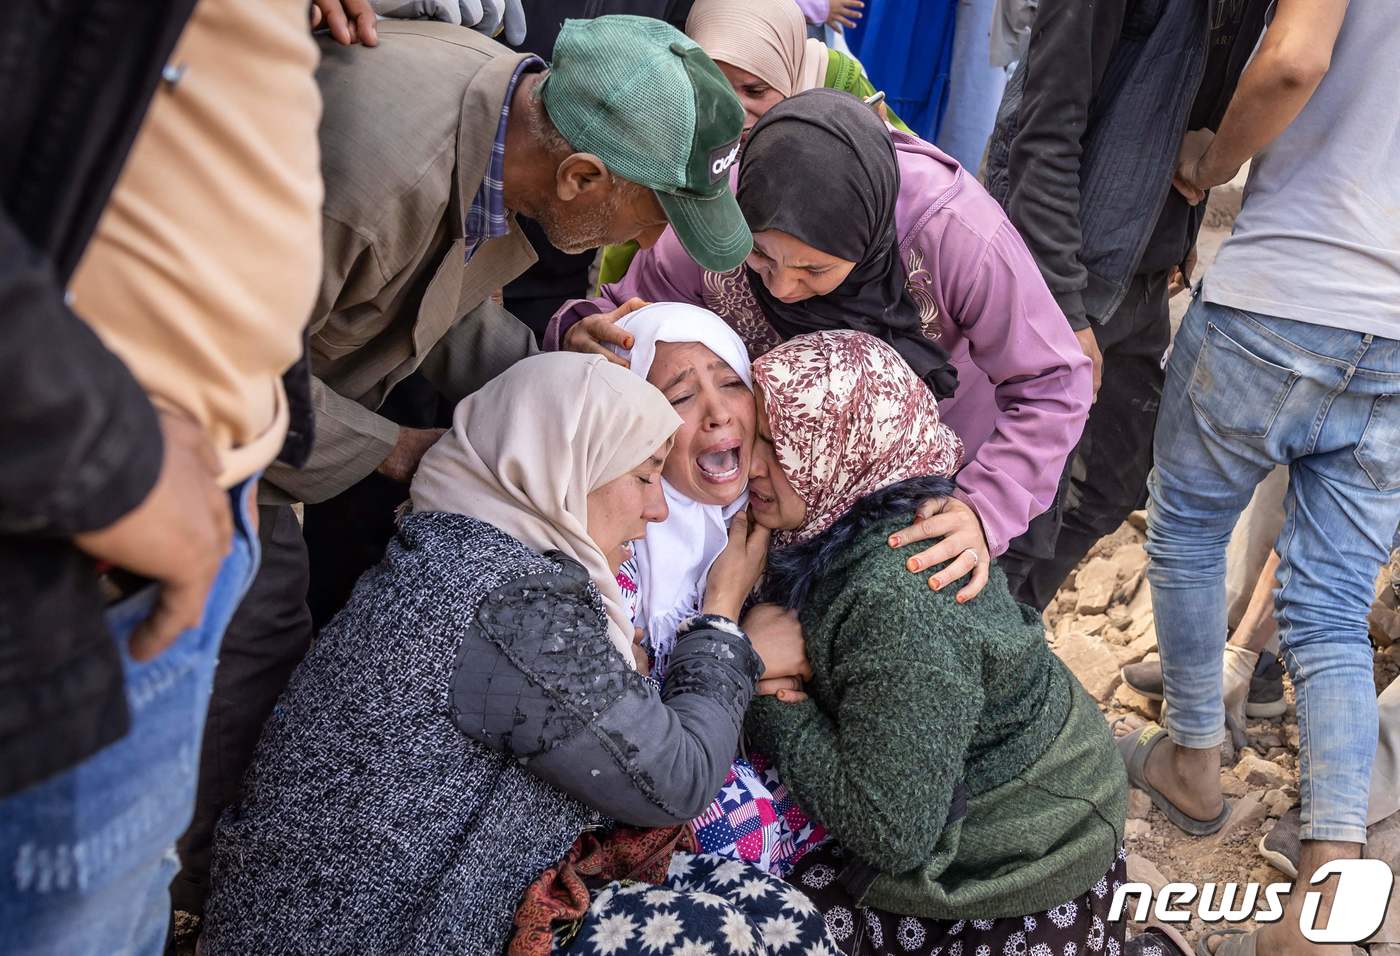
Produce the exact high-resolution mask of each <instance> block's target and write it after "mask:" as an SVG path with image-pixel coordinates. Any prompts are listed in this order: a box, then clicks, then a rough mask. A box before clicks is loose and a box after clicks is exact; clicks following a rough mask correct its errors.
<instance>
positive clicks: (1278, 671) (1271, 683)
mask: <svg viewBox="0 0 1400 956" xmlns="http://www.w3.org/2000/svg"><path fill="white" fill-rule="evenodd" d="M1287 709H1288V704H1287V703H1286V702H1285V701H1284V699H1283V661H1281V660H1279V659H1278V657H1276V656H1275V655H1273V654H1260V655H1259V663H1258V665H1257V666H1255V668H1254V677H1253V678H1251V679H1250V682H1249V702H1248V703H1246V704H1245V705H1244V712H1245V715H1246V716H1248V717H1255V718H1260V717H1282V716H1283V712H1284V711H1285V710H1287Z"/></svg>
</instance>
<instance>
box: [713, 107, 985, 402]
mask: <svg viewBox="0 0 1400 956" xmlns="http://www.w3.org/2000/svg"><path fill="white" fill-rule="evenodd" d="M738 199H739V208H740V209H742V210H743V212H744V218H745V219H746V220H748V223H749V228H750V229H751V230H753V231H754V232H762V231H763V230H765V229H778V230H781V231H782V232H785V233H787V234H788V235H791V236H795V237H796V238H798V239H800V240H802V241H803V242H805V243H807V245H809V246H812V247H814V248H816V249H820V250H821V251H822V252H825V253H826V254H827V255H832V256H836V257H838V258H841V259H847V260H849V261H851V262H854V263H855V264H856V265H855V268H854V269H852V270H851V274H850V275H849V276H847V277H846V280H845V281H844V282H842V283H841V284H840V285H839V286H837V287H836V288H835V289H834V290H833V291H831V292H829V293H827V294H826V295H822V296H816V297H814V298H811V299H806V300H804V301H802V302H793V303H787V302H780V301H778V299H776V298H774V297H773V294H772V293H771V292H769V291H768V287H767V286H766V285H764V284H763V279H762V277H760V276H759V275H758V274H757V273H755V272H754V271H753V270H752V269H750V268H748V267H747V266H745V272H746V273H747V274H748V279H749V285H750V286H751V287H752V289H753V294H754V298H756V299H757V300H758V304H759V306H760V307H761V308H762V309H763V313H764V315H766V316H767V317H768V321H769V322H770V323H771V324H772V325H773V328H774V329H776V330H777V332H778V334H779V335H781V336H782V337H783V338H784V339H790V338H792V337H793V336H795V335H801V334H802V333H804V332H818V331H826V330H833V329H856V330H858V331H861V332H868V333H869V334H871V335H874V336H876V337H877V338H881V339H884V340H885V341H886V342H888V343H889V344H890V345H891V346H893V347H894V349H895V351H897V352H899V354H900V355H902V356H903V357H904V360H905V361H906V362H908V363H909V365H910V366H911V367H912V368H913V369H914V371H915V372H916V373H918V376H919V378H921V379H923V380H924V382H925V384H927V385H928V387H929V388H930V389H932V390H933V393H934V395H936V396H937V397H939V398H947V397H948V396H949V395H952V394H953V389H954V388H955V387H956V386H957V383H958V373H957V370H956V369H954V368H953V367H952V365H950V364H949V362H948V352H947V350H946V349H944V348H943V347H942V346H940V345H938V344H937V343H936V342H933V341H931V340H930V339H928V338H927V337H926V336H925V335H924V334H923V324H922V322H921V321H920V317H919V309H918V306H916V305H915V304H914V300H913V299H911V298H910V297H909V292H908V291H907V289H906V288H905V283H906V281H907V276H906V274H905V271H904V261H903V260H902V259H901V258H900V256H899V237H898V235H897V234H896V231H895V219H894V210H895V203H896V201H897V200H898V199H899V164H898V162H897V161H896V159H895V152H894V143H893V142H892V141H891V140H890V134H889V130H888V129H886V128H885V124H884V123H883V122H882V121H881V120H880V118H879V116H878V115H877V114H876V113H875V111H874V110H872V109H871V108H870V107H868V106H866V105H865V104H864V103H862V102H861V101H860V100H859V99H858V98H856V97H854V96H851V95H850V94H849V93H843V92H841V91H839V90H828V89H816V90H807V91H806V92H803V93H798V94H797V95H796V96H790V97H788V98H787V99H785V100H783V101H782V102H781V103H779V104H778V105H777V106H775V107H773V108H772V109H770V110H769V111H768V112H767V113H765V114H764V116H763V118H762V119H760V120H759V121H758V122H757V123H755V124H754V127H753V130H752V131H751V132H750V133H749V136H748V140H747V142H746V143H745V144H744V151H743V156H742V158H741V160H740V165H739V190H738Z"/></svg>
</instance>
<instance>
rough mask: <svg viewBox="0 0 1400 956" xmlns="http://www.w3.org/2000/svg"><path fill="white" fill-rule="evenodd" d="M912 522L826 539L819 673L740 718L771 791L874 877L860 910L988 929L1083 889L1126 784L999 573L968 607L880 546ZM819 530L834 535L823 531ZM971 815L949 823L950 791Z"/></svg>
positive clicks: (818, 569) (817, 607)
mask: <svg viewBox="0 0 1400 956" xmlns="http://www.w3.org/2000/svg"><path fill="white" fill-rule="evenodd" d="M906 524H907V520H894V521H888V522H879V523H877V524H875V525H874V526H873V527H869V528H866V529H865V530H862V531H860V532H859V533H858V534H853V535H849V536H848V537H847V539H846V540H844V541H841V542H840V545H841V546H840V547H827V548H825V549H824V553H822V554H821V555H820V558H819V559H817V560H814V562H813V563H814V565H815V566H814V567H813V568H812V572H813V574H814V575H815V577H814V578H813V579H812V580H811V581H810V582H808V585H809V588H810V590H809V591H808V592H807V594H806V596H805V598H804V600H803V601H802V603H801V613H800V616H801V621H802V627H803V631H804V633H805V635H806V640H807V656H808V659H809V660H810V662H811V665H812V671H813V676H812V679H811V680H810V681H809V682H808V684H807V692H808V694H809V695H810V698H809V699H808V700H807V701H804V702H802V703H798V704H784V703H779V702H778V701H777V700H776V699H775V698H773V697H761V698H757V699H755V701H754V703H753V704H752V705H751V706H750V709H749V712H748V719H747V726H748V730H749V734H750V737H751V740H752V743H753V745H754V747H755V748H756V749H758V750H760V751H763V752H766V753H768V754H770V755H772V756H773V757H774V758H775V759H776V761H777V765H778V769H779V772H780V774H781V776H782V779H783V782H784V783H785V784H787V786H788V787H789V789H790V790H791V791H792V792H793V793H794V795H795V796H796V798H797V800H798V802H799V804H801V806H802V807H803V809H805V810H806V811H807V812H808V813H809V814H811V815H812V816H813V817H815V818H816V819H817V820H819V821H821V822H822V823H823V824H825V825H826V827H827V829H828V830H829V831H830V832H831V834H832V836H833V837H834V838H835V839H836V840H837V841H838V842H839V843H840V844H841V845H842V846H844V847H845V848H846V849H847V850H848V851H850V852H851V853H853V854H854V855H855V856H857V857H858V858H859V859H861V860H862V861H864V862H865V863H867V864H869V865H870V866H872V867H874V868H875V870H878V871H879V873H880V875H879V876H878V878H876V879H875V881H874V883H873V884H872V885H871V886H870V889H869V891H868V893H867V894H866V895H865V897H864V900H863V902H864V903H865V904H866V905H871V906H875V907H877V908H879V909H883V910H888V911H890V912H895V913H904V914H910V915H915V916H924V917H931V918H936V919H975V918H981V919H994V918H1000V917H1005V916H1021V915H1025V914H1027V913H1034V912H1037V911H1039V910H1043V909H1047V908H1049V907H1051V906H1054V905H1056V904H1058V903H1061V902H1063V901H1065V900H1068V899H1072V898H1074V897H1075V896H1078V895H1079V894H1081V893H1084V892H1085V891H1087V890H1088V889H1089V888H1090V887H1092V886H1093V885H1094V883H1096V882H1097V881H1098V879H1099V878H1100V877H1102V876H1103V875H1104V874H1105V873H1106V872H1107V870H1108V869H1109V867H1110V866H1111V865H1112V863H1113V861H1114V856H1115V854H1116V853H1117V852H1118V848H1119V845H1120V843H1121V842H1122V838H1123V829H1124V818H1125V813H1126V804H1127V779H1126V777H1125V775H1124V772H1123V766H1122V762H1121V761H1120V759H1119V758H1118V755H1117V753H1116V752H1115V751H1114V749H1113V745H1112V739H1111V736H1110V734H1109V731H1108V727H1107V725H1106V724H1105V722H1104V719H1103V717H1102V716H1101V715H1100V713H1099V711H1098V708H1097V707H1096V706H1095V705H1094V703H1093V701H1092V700H1090V699H1089V697H1088V695H1087V694H1086V693H1085V692H1084V690H1083V688H1082V687H1081V686H1080V685H1079V682H1078V681H1077V680H1076V679H1075V678H1074V676H1073V675H1072V674H1070V673H1069V671H1068V670H1067V669H1066V668H1065V667H1064V665H1063V664H1061V663H1060V661H1059V659H1058V658H1056V657H1055V655H1054V654H1053V653H1052V652H1051V651H1050V649H1049V647H1048V646H1047V644H1046V642H1045V628H1044V625H1043V624H1042V623H1041V620H1040V617H1039V615H1037V614H1036V613H1035V612H1034V611H1032V610H1031V609H1029V608H1024V607H1023V606H1021V605H1018V604H1017V603H1016V601H1015V600H1014V599H1013V598H1012V597H1011V595H1010V593H1009V591H1008V590H1007V586H1006V578H1005V576H1004V575H1003V574H1002V572H1001V571H1000V569H998V568H996V567H993V568H992V572H991V580H990V581H989V582H988V584H987V586H986V588H985V589H984V590H983V591H982V593H981V594H980V595H978V596H977V597H976V598H974V599H973V600H972V601H970V602H968V603H967V604H962V605H960V604H958V603H957V602H956V601H955V600H954V598H955V595H956V592H957V590H958V589H957V588H956V587H948V588H945V589H944V590H942V591H934V590H932V589H930V588H929V586H928V583H927V575H920V574H910V573H909V572H908V571H906V570H905V566H904V563H905V561H906V560H907V559H908V558H909V557H910V556H911V555H912V554H915V553H917V552H918V551H919V550H920V548H921V547H922V546H920V545H916V546H910V547H907V548H904V549H900V550H895V549H891V548H889V547H888V545H887V544H886V542H887V540H888V537H889V535H890V533H891V532H893V531H895V530H898V529H899V528H900V527H903V526H905V525H906ZM829 533H830V532H828V534H829ZM959 783H961V784H963V785H964V786H965V787H966V792H967V797H968V799H967V811H966V815H965V816H964V817H963V818H962V819H961V820H958V821H956V822H954V823H952V824H951V825H946V826H945V824H946V822H947V820H948V815H949V809H950V806H951V805H952V804H953V799H954V793H955V788H956V787H957V785H958V784H959Z"/></svg>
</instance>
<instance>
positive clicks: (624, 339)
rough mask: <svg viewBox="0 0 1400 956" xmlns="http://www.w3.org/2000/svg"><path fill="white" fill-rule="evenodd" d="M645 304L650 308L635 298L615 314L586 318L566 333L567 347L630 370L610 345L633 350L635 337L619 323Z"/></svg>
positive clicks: (601, 314) (618, 308) (602, 314)
mask: <svg viewBox="0 0 1400 956" xmlns="http://www.w3.org/2000/svg"><path fill="white" fill-rule="evenodd" d="M644 305H647V303H646V302H645V301H643V300H642V299H639V298H637V297H636V296H633V297H632V298H630V299H628V300H627V301H626V302H624V303H622V304H621V305H619V306H618V307H617V308H615V309H613V310H612V311H611V312H598V313H596V314H594V315H585V316H584V317H583V318H581V319H579V320H578V321H577V322H575V323H574V324H573V326H572V327H570V329H569V331H568V332H565V333H564V343H563V345H564V348H565V349H566V350H567V351H570V352H583V353H584V354H585V355H601V356H603V358H605V359H607V360H608V361H609V362H612V363H613V364H614V365H621V366H622V367H623V368H627V367H628V364H629V363H628V361H627V360H626V359H625V358H623V357H622V356H621V355H618V354H617V353H616V352H614V351H613V350H612V349H611V348H610V347H609V346H612V345H615V346H617V347H618V348H620V349H623V350H630V349H631V348H632V336H631V335H629V334H628V333H627V330H626V329H620V328H618V327H617V320H618V319H620V318H622V317H623V316H626V315H631V314H632V313H633V312H636V311H637V310H638V309H640V308H641V307H642V306H644Z"/></svg>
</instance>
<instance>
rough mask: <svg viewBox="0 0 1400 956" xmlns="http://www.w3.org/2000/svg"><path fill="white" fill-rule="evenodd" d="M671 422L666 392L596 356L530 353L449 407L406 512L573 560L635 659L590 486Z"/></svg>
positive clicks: (618, 469)
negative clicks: (591, 524)
mask: <svg viewBox="0 0 1400 956" xmlns="http://www.w3.org/2000/svg"><path fill="white" fill-rule="evenodd" d="M680 424H681V419H680V416H679V415H677V414H676V413H675V410H674V409H672V408H671V406H670V403H668V402H667V401H666V397H665V396H664V395H662V394H661V393H660V392H659V391H657V390H656V389H655V388H653V387H652V386H651V385H648V384H647V383H646V382H645V381H644V380H642V379H640V378H638V377H637V376H635V375H633V374H632V373H631V372H629V371H628V370H627V369H625V368H621V367H620V366H617V365H613V364H612V363H610V362H608V361H607V360H606V359H604V358H603V357H602V356H597V355H594V356H584V355H578V354H575V353H572V352H548V353H544V354H541V355H533V356H531V357H530V358H527V359H523V360H521V361H519V362H517V363H516V364H515V365H512V366H511V367H510V368H509V369H507V370H506V371H504V372H502V373H501V374H500V375H498V376H497V377H496V378H494V379H492V380H491V381H490V382H488V383H487V384H486V386H485V387H484V388H483V389H481V391H479V392H476V393H475V394H473V395H468V396H467V397H466V398H464V399H462V401H461V402H460V403H459V404H458V405H457V410H456V411H455V412H454V413H453V416H452V429H451V431H449V432H447V434H445V435H443V436H442V438H441V439H440V440H439V441H438V443H437V444H436V445H434V446H433V447H432V448H431V449H430V450H429V451H428V453H427V454H426V455H424V456H423V461H422V464H420V465H419V466H418V474H417V476H416V477H415V478H414V479H413V486H412V497H413V510H414V511H450V512H454V513H456V514H464V515H471V516H472V517H474V518H479V519H481V520H482V521H485V522H486V523H487V524H490V525H493V526H495V527H496V528H499V529H500V530H501V531H504V532H505V533H506V534H508V535H511V536H512V537H514V538H516V539H517V540H519V541H521V542H523V543H524V544H526V545H528V546H529V547H531V548H534V549H535V550H536V551H540V552H544V551H549V550H556V551H562V552H563V553H564V554H566V555H568V556H569V557H571V558H573V559H574V560H576V561H577V562H578V563H579V564H581V565H583V566H584V568H585V569H587V571H588V576H589V577H590V578H591V579H592V580H593V583H594V584H595V585H597V587H598V591H599V593H600V594H602V596H603V606H604V607H605V608H606V609H607V612H608V636H609V637H610V638H611V639H612V642H613V644H614V645H615V646H616V647H617V650H618V653H620V654H621V655H622V656H623V658H624V659H626V660H627V661H628V663H632V662H633V657H632V621H631V619H630V618H629V617H628V615H627V611H626V609H625V608H624V607H623V605H622V592H621V591H619V590H618V587H617V580H616V578H614V577H613V572H612V570H611V569H610V568H609V567H608V562H607V558H606V557H604V555H603V552H602V551H600V550H599V549H598V546H597V545H596V544H594V543H593V539H592V538H590V537H589V536H588V493H589V492H590V491H593V490H594V489H596V488H598V487H600V486H602V485H605V484H607V483H608V482H610V481H612V480H613V479H614V478H618V477H620V476H622V475H624V474H626V473H627V472H628V471H630V470H632V469H633V468H636V467H637V466H638V465H640V464H641V463H642V462H644V461H646V459H647V458H648V456H650V455H651V454H652V452H654V451H656V449H657V448H659V447H660V446H661V444H662V443H663V442H665V441H666V439H668V438H670V437H671V435H673V434H674V433H675V431H676V429H677V428H678V427H680Z"/></svg>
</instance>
